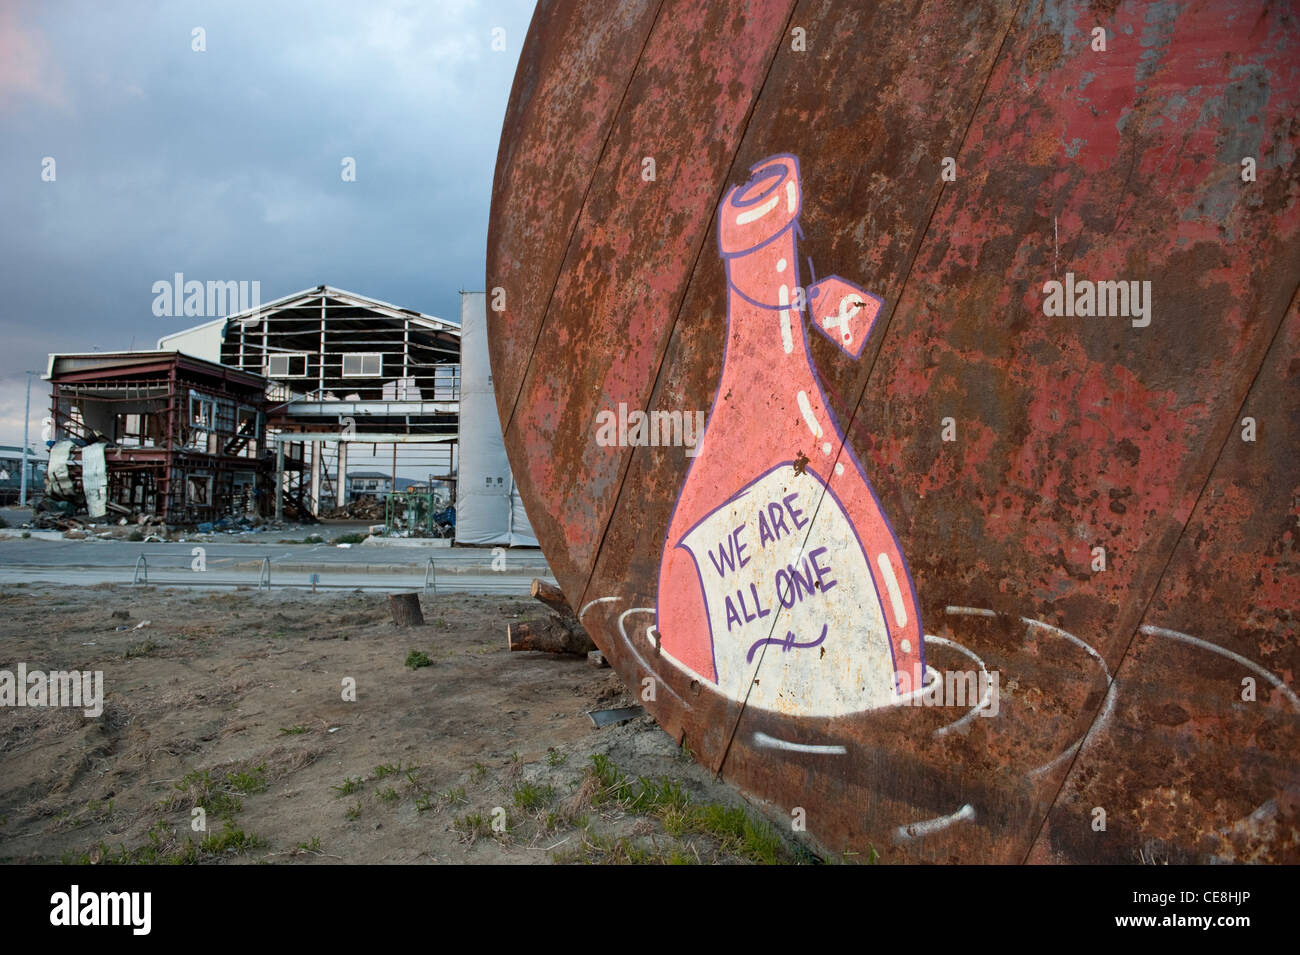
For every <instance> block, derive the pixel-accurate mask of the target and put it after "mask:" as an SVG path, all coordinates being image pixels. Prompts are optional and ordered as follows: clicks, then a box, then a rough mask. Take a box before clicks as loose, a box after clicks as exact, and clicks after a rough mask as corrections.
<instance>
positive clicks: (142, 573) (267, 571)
mask: <svg viewBox="0 0 1300 955" xmlns="http://www.w3.org/2000/svg"><path fill="white" fill-rule="evenodd" d="M178 556H179V557H180V558H181V559H182V560H186V559H188V557H189V555H188V554H179V555H177V554H168V553H153V554H150V553H143V554H141V555H140V556H139V557H137V558H136V559H135V573H134V575H133V576H132V579H131V585H132V586H135V587H157V586H163V587H188V586H204V587H247V586H248V581H247V580H214V579H212V578H211V577H208V576H207V572H206V571H194V570H191V575H190V576H189V577H186V578H183V579H168V580H158V579H157V578H155V579H154V580H150V579H149V560H148V558H150V557H154V558H160V557H170V558H176V557H178ZM193 566H194V565H193V562H192V561H191V562H190V567H191V568H193ZM197 573H203V575H204V576H203V579H202V580H195V579H194V577H193V575H194V574H197ZM257 589H258V590H266V591H269V590H270V589H271V558H270V557H269V556H266V557H263V558H262V563H261V567H260V568H259V570H258V574H257Z"/></svg>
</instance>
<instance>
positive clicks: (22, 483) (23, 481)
mask: <svg viewBox="0 0 1300 955" xmlns="http://www.w3.org/2000/svg"><path fill="white" fill-rule="evenodd" d="M33 374H35V372H31V371H29V372H27V407H26V409H25V410H24V412H23V474H22V477H21V478H20V479H19V485H18V487H19V491H18V506H19V507H26V506H27V437H28V428H29V427H30V426H31V417H32V375H33Z"/></svg>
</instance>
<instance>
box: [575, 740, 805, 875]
mask: <svg viewBox="0 0 1300 955" xmlns="http://www.w3.org/2000/svg"><path fill="white" fill-rule="evenodd" d="M587 772H588V774H589V776H590V777H592V778H594V779H595V780H596V783H597V786H598V788H597V790H596V792H595V794H594V795H593V796H592V803H593V805H600V804H607V803H616V804H617V805H619V806H620V807H622V808H623V809H624V810H625V811H627V812H635V813H643V814H645V815H650V816H655V817H657V818H658V819H659V820H660V821H661V822H662V823H663V827H664V831H665V832H667V833H668V834H669V835H670V836H673V837H675V838H680V837H682V836H684V835H687V834H688V833H695V834H700V835H706V836H708V837H710V838H712V839H714V840H715V841H716V842H717V843H718V846H719V847H720V848H721V850H722V851H723V852H726V853H729V854H731V855H736V856H740V857H741V858H743V859H746V860H748V861H750V862H756V863H760V864H763V865H779V864H783V863H790V862H797V861H810V859H811V858H812V857H811V855H810V854H809V855H808V857H807V858H805V856H804V854H797V855H796V854H795V853H792V852H791V850H790V849H789V848H788V847H787V846H786V843H785V841H784V840H783V839H782V838H781V835H780V834H779V833H778V832H777V831H776V829H775V828H774V827H773V826H772V825H771V824H770V823H768V822H766V821H764V820H762V819H758V818H756V817H754V816H752V815H751V814H750V813H749V812H748V811H747V810H745V809H744V808H743V807H739V806H723V805H721V804H718V803H705V804H702V805H695V804H692V803H691V801H690V799H689V797H688V796H687V794H686V793H685V791H684V790H683V789H682V788H681V784H680V783H678V782H677V781H675V780H671V779H668V778H667V777H661V778H660V779H658V780H654V779H647V778H645V777H640V778H638V779H637V780H636V781H635V782H633V781H631V780H629V779H627V777H625V776H624V775H623V773H622V772H620V771H619V769H618V767H617V766H616V765H615V764H614V761H613V760H611V759H610V758H609V757H608V756H606V755H604V754H603V753H595V754H593V755H592V757H591V767H590V768H589V769H588V771H587ZM601 852H603V853H604V854H605V855H612V856H614V858H612V859H610V860H609V861H620V860H621V859H622V857H623V856H625V855H627V853H628V852H631V850H630V849H620V850H618V851H615V850H614V849H612V848H610V847H605V848H604V849H602V850H601Z"/></svg>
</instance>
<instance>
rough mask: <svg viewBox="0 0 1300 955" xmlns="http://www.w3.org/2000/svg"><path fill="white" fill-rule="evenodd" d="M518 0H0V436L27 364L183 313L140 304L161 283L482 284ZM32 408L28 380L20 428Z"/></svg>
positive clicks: (268, 288)
mask: <svg viewBox="0 0 1300 955" xmlns="http://www.w3.org/2000/svg"><path fill="white" fill-rule="evenodd" d="M532 7H533V3H532V0H501V2H491V3H487V2H480V3H470V2H444V0H427V2H402V0H365V2H362V0H339V2H329V0H312V2H310V3H307V2H275V3H268V2H265V0H262V2H257V0H220V2H216V0H213V2H190V3H161V2H159V3H156V4H144V3H133V4H102V3H98V2H89V3H18V4H16V5H15V4H13V3H9V4H5V5H3V10H0V209H3V210H4V217H5V220H6V222H5V228H4V229H3V231H2V232H0V263H3V271H2V273H0V274H3V278H4V295H3V296H2V297H0V443H5V444H16V443H18V441H20V440H21V429H22V402H23V388H24V384H25V382H24V376H23V371H24V370H25V369H29V368H30V369H33V370H44V367H45V361H46V353H48V352H52V351H60V350H90V349H92V348H100V349H103V350H110V349H117V348H127V347H129V346H130V345H131V344H132V341H134V344H135V347H137V348H142V347H151V346H152V345H153V344H154V342H155V341H156V340H157V338H158V337H159V336H160V335H163V334H166V333H168V332H170V331H174V330H176V329H178V328H184V327H187V326H188V325H190V324H197V320H194V319H184V318H158V317H155V316H154V315H153V313H152V310H151V306H152V303H153V299H154V295H153V293H152V291H151V288H152V285H153V283H154V282H155V281H157V280H160V279H168V280H169V279H170V278H171V276H172V274H173V273H175V272H183V273H184V274H185V277H186V278H187V279H198V280H200V281H207V280H228V279H235V280H249V281H252V280H258V281H260V282H261V290H262V299H263V300H264V301H268V300H270V299H273V298H277V297H279V296H281V295H286V294H288V293H290V292H294V291H297V290H299V289H302V288H307V287H309V286H314V285H318V284H320V283H328V284H330V285H335V286H339V287H342V288H346V289H351V290H353V291H356V292H360V293H362V294H365V295H371V296H374V297H376V298H380V299H383V300H386V301H390V302H394V303H396V304H399V305H402V306H405V307H408V308H415V309H419V310H421V311H424V312H428V313H431V314H434V315H439V316H442V317H447V318H452V319H458V317H459V299H458V296H457V294H456V293H457V290H458V289H460V288H472V289H477V288H482V287H483V284H484V275H483V273H484V254H485V247H486V242H487V219H488V209H489V205H490V201H491V189H492V173H493V169H494V166H495V161H496V150H497V143H498V140H499V138H500V133H501V119H502V117H503V115H504V113H505V106H506V100H507V98H508V96H509V92H510V84H511V81H512V79H513V77H514V69H515V64H516V62H517V60H518V56H519V49H520V46H521V45H522V43H523V40H524V36H525V34H526V32H527V28H528V22H529V19H530V17H531V15H532ZM196 27H201V28H202V29H203V30H204V31H205V34H206V35H205V41H206V47H207V49H206V51H205V52H195V51H194V50H192V48H191V46H192V42H193V41H192V30H193V29H194V28H196ZM497 27H500V28H502V29H504V30H505V44H506V49H505V52H495V51H493V50H492V49H491V43H492V30H493V29H494V28H497ZM46 156H50V157H53V158H54V160H55V163H56V171H57V180H56V181H55V182H44V181H42V179H41V169H42V160H43V158H44V157H46ZM345 156H350V157H353V158H354V159H355V160H356V171H357V181H356V182H344V181H343V180H342V178H341V176H340V172H341V168H342V167H341V162H342V160H343V158H344V157H345ZM38 384H39V383H38ZM45 400H46V399H45V392H44V388H43V386H41V387H40V388H37V387H33V402H34V403H35V404H36V405H37V406H38V408H40V409H41V410H37V411H36V412H35V413H33V415H32V420H33V427H34V428H35V429H36V430H35V437H39V427H38V422H39V419H40V417H41V416H42V415H43V413H44V412H43V404H44V403H45Z"/></svg>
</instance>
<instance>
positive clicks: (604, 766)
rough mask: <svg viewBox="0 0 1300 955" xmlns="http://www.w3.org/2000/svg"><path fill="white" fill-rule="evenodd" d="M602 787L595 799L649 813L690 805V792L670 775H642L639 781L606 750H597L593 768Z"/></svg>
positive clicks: (597, 802) (593, 757) (629, 809)
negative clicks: (618, 765)
mask: <svg viewBox="0 0 1300 955" xmlns="http://www.w3.org/2000/svg"><path fill="white" fill-rule="evenodd" d="M589 772H590V773H591V774H592V775H594V776H595V778H596V780H597V782H598V783H599V784H600V788H599V789H598V790H597V791H596V793H595V795H594V796H593V797H592V802H593V803H595V804H597V805H599V804H601V803H608V802H614V803H618V804H619V805H620V806H622V807H623V808H624V809H625V810H627V811H628V812H640V813H645V814H647V815H654V814H658V813H662V812H663V811H665V810H668V809H680V808H682V807H684V806H685V805H686V801H687V800H686V793H685V792H683V791H682V787H681V784H680V783H678V782H677V781H676V780H672V779H668V778H667V777H666V776H665V777H661V778H660V779H658V780H654V779H647V778H645V777H640V778H638V779H637V780H636V781H635V782H632V781H631V780H629V779H627V777H625V776H624V775H623V774H622V772H620V771H619V768H618V767H617V766H615V765H614V761H613V760H611V759H610V758H609V757H608V756H606V755H605V754H604V753H593V754H592V756H591V769H590V770H589Z"/></svg>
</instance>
